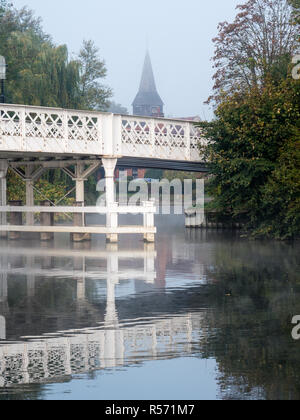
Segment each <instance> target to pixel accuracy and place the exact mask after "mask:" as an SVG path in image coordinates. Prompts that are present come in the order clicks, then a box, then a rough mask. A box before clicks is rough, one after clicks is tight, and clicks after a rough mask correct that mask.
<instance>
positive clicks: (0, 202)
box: [0, 160, 8, 238]
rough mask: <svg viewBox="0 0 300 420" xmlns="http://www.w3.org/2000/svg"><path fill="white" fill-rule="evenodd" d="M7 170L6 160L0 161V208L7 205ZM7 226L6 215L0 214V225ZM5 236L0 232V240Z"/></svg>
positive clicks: (5, 233) (5, 234) (4, 233)
mask: <svg viewBox="0 0 300 420" xmlns="http://www.w3.org/2000/svg"><path fill="white" fill-rule="evenodd" d="M7 169H8V161H7V160H0V206H6V203H7V194H6V191H7V180H6V176H7ZM6 224H7V217H6V213H0V225H6ZM6 236H7V232H0V238H5V237H6Z"/></svg>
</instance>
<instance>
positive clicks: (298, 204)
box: [202, 77, 300, 239]
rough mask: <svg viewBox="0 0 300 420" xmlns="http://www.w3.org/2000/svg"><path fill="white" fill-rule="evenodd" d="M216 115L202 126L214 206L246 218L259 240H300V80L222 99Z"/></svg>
mask: <svg viewBox="0 0 300 420" xmlns="http://www.w3.org/2000/svg"><path fill="white" fill-rule="evenodd" d="M216 116H217V119H216V120H215V121H213V122H212V123H205V124H202V126H203V128H204V132H205V136H206V137H207V138H208V139H209V146H208V148H207V149H206V150H204V153H205V156H206V159H207V161H208V162H209V165H210V167H211V171H212V174H213V175H214V178H213V179H212V181H211V183H210V193H211V194H212V195H213V196H214V202H213V204H214V207H215V208H216V209H218V210H220V211H223V212H225V213H227V214H229V215H231V216H232V218H233V219H234V218H236V217H239V216H241V215H243V216H245V217H247V220H248V228H249V230H250V231H251V232H252V233H253V235H255V236H269V237H276V238H282V239H287V238H292V237H295V236H299V235H300V223H299V214H300V201H299V200H300V172H299V169H300V167H299V163H300V161H299V153H300V141H299V132H300V83H299V81H295V80H293V79H292V78H290V77H288V78H287V79H282V81H281V82H280V83H278V82H274V80H272V78H269V79H268V80H266V83H265V85H264V86H263V87H261V88H253V89H251V90H250V91H249V92H248V93H243V94H240V93H234V94H231V95H226V96H223V98H222V101H221V103H220V105H219V107H218V108H217V111H216Z"/></svg>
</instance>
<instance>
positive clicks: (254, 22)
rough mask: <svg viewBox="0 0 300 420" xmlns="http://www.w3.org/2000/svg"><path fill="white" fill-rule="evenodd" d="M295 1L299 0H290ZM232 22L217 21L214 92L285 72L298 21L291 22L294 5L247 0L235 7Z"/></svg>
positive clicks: (249, 85)
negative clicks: (236, 11) (235, 11)
mask: <svg viewBox="0 0 300 420" xmlns="http://www.w3.org/2000/svg"><path fill="white" fill-rule="evenodd" d="M291 1H292V2H295V4H296V2H297V3H298V1H299V0H291ZM237 9H238V10H239V13H238V14H237V16H236V18H235V20H234V22H233V23H228V22H223V23H220V24H219V27H218V29H219V34H218V36H217V37H216V38H215V39H214V43H215V46H216V49H215V55H214V58H213V60H214V67H215V68H216V69H217V70H216V73H215V75H214V81H215V85H214V89H215V95H214V96H213V97H212V98H210V99H215V100H217V101H218V99H219V98H220V93H221V92H222V91H227V92H228V91H236V90H237V91H241V90H243V91H245V90H248V89H251V88H252V87H258V86H259V85H261V84H263V83H264V80H265V78H266V77H267V76H268V75H269V74H270V73H273V77H274V78H275V77H278V76H280V77H282V75H284V76H285V75H286V73H287V68H288V65H289V63H290V61H291V57H292V56H293V55H294V53H295V51H296V49H297V38H298V37H299V29H300V26H299V24H295V25H291V18H292V13H293V8H292V6H291V5H290V4H289V2H288V0H248V1H247V2H246V3H245V4H243V5H239V6H238V7H237Z"/></svg>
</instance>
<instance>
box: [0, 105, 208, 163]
mask: <svg viewBox="0 0 300 420" xmlns="http://www.w3.org/2000/svg"><path fill="white" fill-rule="evenodd" d="M203 142H204V139H203V136H202V133H201V130H200V128H199V127H197V126H196V125H195V124H194V123H192V122H190V121H182V120H176V119H158V118H155V119H154V118H148V117H135V116H129V115H114V114H110V113H101V112H90V111H73V110H65V109H57V108H44V107H32V106H21V105H0V153H1V156H2V157H4V156H8V157H12V156H13V157H18V156H21V157H24V156H25V155H28V156H36V157H40V158H42V157H47V156H50V157H54V156H55V157H64V158H67V157H71V156H72V157H75V158H79V157H81V158H83V157H92V156H94V157H98V158H99V157H101V156H111V157H112V156H114V157H118V158H131V159H132V158H136V159H143V160H145V159H151V160H153V159H154V160H163V161H175V162H182V163H183V162H187V163H188V162H193V163H198V165H199V163H201V162H202V156H201V154H200V152H199V145H200V144H201V143H203ZM144 164H146V162H145V161H144ZM199 166H200V165H199Z"/></svg>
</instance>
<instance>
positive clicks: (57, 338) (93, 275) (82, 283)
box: [0, 244, 200, 387]
mask: <svg viewBox="0 0 300 420" xmlns="http://www.w3.org/2000/svg"><path fill="white" fill-rule="evenodd" d="M46 246H47V245H46ZM78 247H79V248H78V249H57V248H51V247H48V246H47V247H46V248H40V247H37V248H27V247H20V246H15V247H14V246H13V245H10V246H2V247H1V248H0V314H1V317H0V340H1V341H0V386H1V387H10V386H14V385H18V384H34V383H44V382H48V381H51V380H58V379H59V380H66V379H67V377H68V376H70V375H74V374H78V373H86V372H91V371H94V370H98V369H105V368H115V367H118V366H123V365H126V364H131V363H134V364H135V363H139V361H140V360H141V355H142V356H143V357H142V359H143V360H147V359H148V360H154V359H159V358H171V357H176V354H178V355H179V354H180V355H182V354H183V353H189V352H191V350H192V342H193V331H194V332H195V331H199V319H200V318H199V314H191V313H185V314H180V315H174V314H169V313H165V314H163V315H161V316H160V315H157V316H156V317H153V316H152V317H150V316H148V317H147V315H145V316H144V317H138V318H137V317H133V318H128V317H126V318H125V320H120V318H119V314H118V310H117V305H116V299H118V298H119V297H120V299H122V296H118V290H117V285H118V284H120V283H122V282H124V284H127V283H128V282H129V281H133V280H134V281H135V284H137V283H139V284H144V285H149V286H151V287H154V289H155V288H156V289H157V288H158V287H160V288H163V287H164V286H165V280H164V279H163V278H162V275H163V273H164V272H165V268H163V267H162V263H160V264H159V265H156V256H157V253H156V251H155V249H154V245H152V244H146V245H145V247H144V249H142V250H136V251H120V250H118V248H117V247H116V246H115V245H108V246H107V249H106V250H105V251H97V250H95V251H93V250H92V249H90V248H88V249H84V245H82V244H80V245H78ZM88 247H89V246H88ZM162 257H163V258H162V261H165V262H167V259H168V258H172V256H169V257H168V256H165V255H162ZM156 266H158V268H159V271H160V273H159V276H158V277H159V282H158V283H156V281H157V272H156V269H155V267H156ZM10 282H12V286H13V287H10ZM16 282H17V283H16ZM48 282H50V288H48ZM53 282H54V283H53ZM60 282H67V285H68V288H70V290H71V295H72V298H71V299H70V298H66V297H65V296H63V299H65V300H66V302H67V303H66V304H65V307H64V308H61V306H62V305H59V306H60V312H59V313H58V314H57V308H55V307H54V309H53V310H52V311H51V309H52V308H51V307H50V306H51V305H50V304H49V296H48V297H47V299H48V300H47V305H48V307H47V311H46V315H47V318H49V319H51V328H50V327H49V328H48V325H50V324H48V323H47V322H46V321H45V319H44V316H45V314H44V313H43V309H41V308H39V309H38V310H37V308H36V305H37V302H38V304H39V305H42V303H43V295H44V294H45V293H48V292H49V293H50V294H51V293H55V288H56V287H59V286H58V285H59V283H60ZM104 282H105V283H106V284H105V286H104ZM70 284H72V287H71V286H70ZM18 288H19V292H18V291H17V289H18ZM21 289H22V297H20V296H18V297H15V294H16V293H21V291H20V290H21ZM137 289H138V290H139V291H141V290H142V288H141V287H137ZM145 290H147V291H149V289H147V287H146V289H145ZM161 290H162V292H163V289H161ZM103 292H105V297H104V296H103V294H104V293H103ZM123 293H124V292H123ZM126 293H127V294H128V293H129V294H130V288H129V287H128V290H127V291H126V290H125V294H126ZM101 294H102V297H103V299H99V295H100V296H101ZM95 295H96V299H94V298H93V296H95ZM135 295H136V291H135ZM50 297H51V296H50ZM127 297H128V296H127ZM135 297H136V296H135ZM123 298H124V296H123ZM50 300H51V299H50ZM137 300H138V297H137ZM129 304H130V303H128V302H126V305H125V306H128V305H129ZM57 305H58V304H57ZM20 307H21V308H22V309H20ZM24 307H25V308H26V309H25V310H24ZM69 311H70V312H69ZM24 313H25V318H26V319H23V320H20V315H21V314H23V315H24ZM132 313H133V315H134V312H132ZM39 316H40V317H41V318H43V319H42V320H41V319H39ZM71 318H74V319H76V321H74V319H72V320H71ZM73 325H74V328H72V326H73ZM78 325H87V326H84V327H83V328H78ZM90 325H95V327H93V328H90ZM11 326H12V329H13V330H14V333H12V332H11V331H10V327H11ZM45 331H47V333H46V334H44V332H45ZM28 333H29V335H28Z"/></svg>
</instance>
